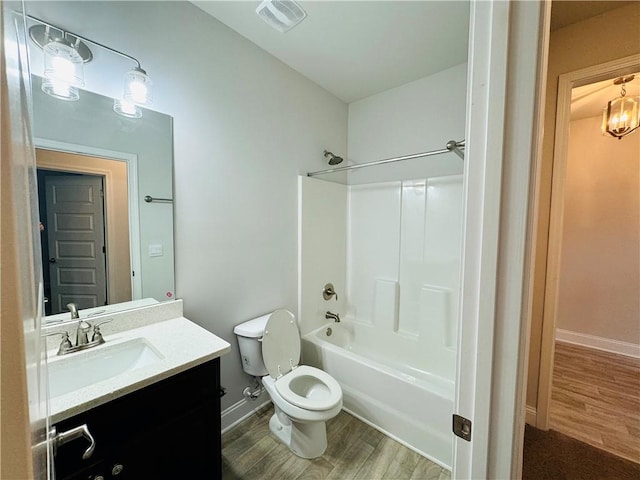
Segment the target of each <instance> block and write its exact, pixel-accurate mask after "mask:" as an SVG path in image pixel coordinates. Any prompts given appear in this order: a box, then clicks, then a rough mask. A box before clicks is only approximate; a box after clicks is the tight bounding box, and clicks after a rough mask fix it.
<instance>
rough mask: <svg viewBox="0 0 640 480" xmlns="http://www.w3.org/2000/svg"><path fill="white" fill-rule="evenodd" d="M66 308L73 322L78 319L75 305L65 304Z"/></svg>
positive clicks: (78, 315)
mask: <svg viewBox="0 0 640 480" xmlns="http://www.w3.org/2000/svg"><path fill="white" fill-rule="evenodd" d="M67 308H68V309H69V311H70V312H71V319H72V320H75V319H76V318H80V314H79V313H78V306H77V305H76V304H75V303H67Z"/></svg>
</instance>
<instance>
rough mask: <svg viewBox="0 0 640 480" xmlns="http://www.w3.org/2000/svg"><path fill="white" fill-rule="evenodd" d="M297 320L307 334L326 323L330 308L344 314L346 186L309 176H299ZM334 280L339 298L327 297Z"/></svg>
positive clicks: (303, 332) (345, 291)
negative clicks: (323, 292)
mask: <svg viewBox="0 0 640 480" xmlns="http://www.w3.org/2000/svg"><path fill="white" fill-rule="evenodd" d="M298 185H299V192H298V195H299V205H298V208H299V219H298V227H299V232H298V235H299V244H298V245H299V247H298V255H299V261H298V268H299V270H300V273H299V278H300V282H299V285H298V294H299V301H298V307H299V310H298V315H297V317H298V324H299V326H300V333H301V334H303V335H304V334H306V333H308V332H310V331H311V330H315V329H317V328H318V327H320V326H321V325H324V324H325V323H327V320H326V319H325V312H327V311H328V310H329V311H331V312H333V313H338V314H340V315H341V316H344V313H345V305H346V296H347V295H346V294H347V287H346V283H347V282H346V265H347V191H348V189H347V187H346V186H345V185H340V184H337V183H331V182H326V181H323V180H318V179H312V178H308V177H302V176H301V177H300V178H299V184H298ZM327 283H332V284H333V286H334V288H335V291H336V293H337V294H338V299H337V300H336V298H335V297H333V298H332V299H331V300H325V299H324V298H323V296H322V290H323V288H324V286H325V284H327Z"/></svg>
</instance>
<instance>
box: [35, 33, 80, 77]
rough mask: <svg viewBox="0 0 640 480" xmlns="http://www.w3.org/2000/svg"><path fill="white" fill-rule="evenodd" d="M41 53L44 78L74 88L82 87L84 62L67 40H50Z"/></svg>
mask: <svg viewBox="0 0 640 480" xmlns="http://www.w3.org/2000/svg"><path fill="white" fill-rule="evenodd" d="M42 51H43V52H44V76H45V77H46V78H49V79H52V80H56V81H59V82H64V83H66V84H68V85H71V86H74V87H81V86H83V85H84V60H83V59H82V57H81V56H80V54H78V52H77V51H76V49H75V48H73V46H72V45H71V44H70V43H69V42H68V41H67V40H65V39H56V40H52V41H50V42H49V43H47V44H46V45H45V46H44V47H43V48H42Z"/></svg>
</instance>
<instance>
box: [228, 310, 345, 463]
mask: <svg viewBox="0 0 640 480" xmlns="http://www.w3.org/2000/svg"><path fill="white" fill-rule="evenodd" d="M233 333H235V334H236V335H237V336H238V344H239V346H240V355H241V356H242V367H243V369H244V371H245V372H246V373H248V374H249V375H253V376H256V377H262V384H263V385H264V388H265V389H266V390H267V392H268V393H269V396H270V397H271V400H272V401H273V405H274V408H275V413H274V415H273V416H272V417H271V420H270V421H269V428H270V429H271V431H272V432H273V433H274V434H275V435H276V436H277V437H278V438H279V439H280V440H281V441H282V442H283V443H284V444H285V445H287V446H288V447H289V448H290V449H291V451H292V452H293V453H295V454H296V455H298V456H300V457H303V458H316V457H319V456H320V455H322V454H323V453H324V451H325V450H326V448H327V428H326V425H325V422H326V421H327V420H329V419H331V418H333V417H335V416H336V415H337V414H338V413H339V412H340V409H341V408H342V389H341V388H340V385H339V384H338V382H337V381H336V380H335V379H334V378H333V377H332V376H331V375H329V374H328V373H326V372H323V371H322V370H319V369H317V368H314V367H310V366H307V365H299V362H300V332H299V331H298V327H297V325H296V319H295V317H294V315H293V314H292V313H291V312H289V311H288V310H276V311H275V312H273V313H270V314H268V315H263V316H262V317H259V318H256V319H254V320H249V321H248V322H244V323H241V324H240V325H238V326H236V327H235V328H234V329H233Z"/></svg>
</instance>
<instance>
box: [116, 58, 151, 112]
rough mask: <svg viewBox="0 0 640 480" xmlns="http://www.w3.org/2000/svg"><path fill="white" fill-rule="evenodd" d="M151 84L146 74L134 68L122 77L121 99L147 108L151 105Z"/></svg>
mask: <svg viewBox="0 0 640 480" xmlns="http://www.w3.org/2000/svg"><path fill="white" fill-rule="evenodd" d="M152 87H153V84H152V83H151V79H150V78H149V76H148V75H147V72H145V71H144V70H142V69H141V68H138V67H136V68H134V69H133V70H130V71H129V72H127V73H126V74H125V76H124V93H123V95H122V99H123V100H126V101H128V102H131V103H135V104H136V105H145V106H149V105H151V104H152V103H153V91H152Z"/></svg>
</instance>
